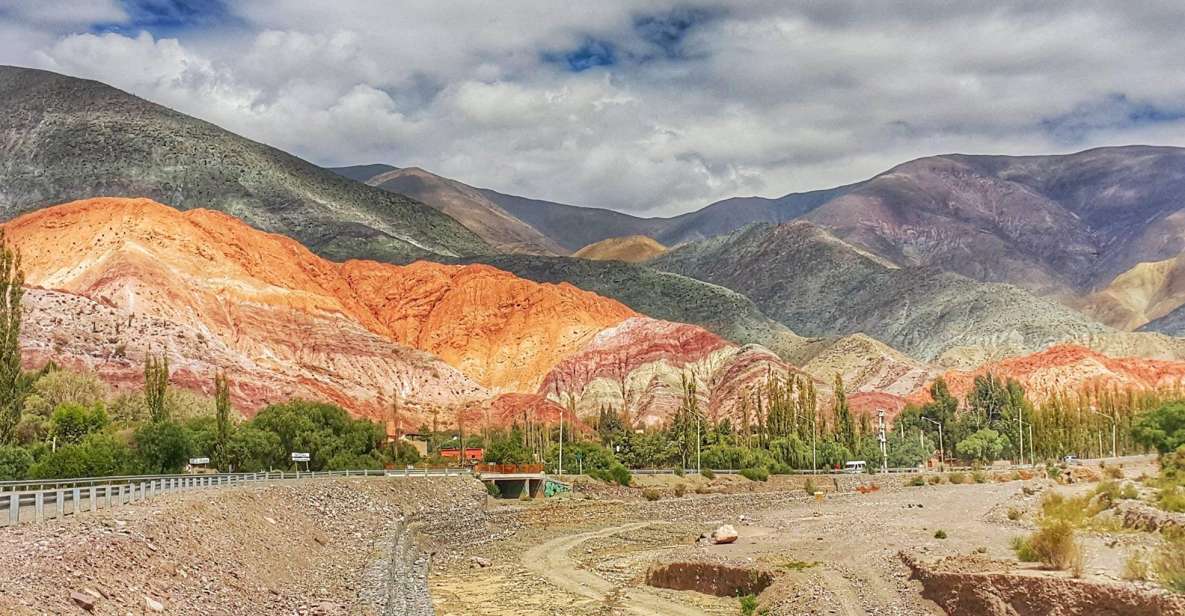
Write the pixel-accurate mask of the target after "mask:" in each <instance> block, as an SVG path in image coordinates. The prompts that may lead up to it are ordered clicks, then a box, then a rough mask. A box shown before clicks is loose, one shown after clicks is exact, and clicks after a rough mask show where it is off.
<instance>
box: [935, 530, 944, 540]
mask: <svg viewBox="0 0 1185 616" xmlns="http://www.w3.org/2000/svg"><path fill="white" fill-rule="evenodd" d="M934 538H935V539H946V531H945V530H942V529H941V528H940V529H938V532H936V533H934Z"/></svg>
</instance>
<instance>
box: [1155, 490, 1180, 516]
mask: <svg viewBox="0 0 1185 616" xmlns="http://www.w3.org/2000/svg"><path fill="white" fill-rule="evenodd" d="M1156 504H1157V506H1158V507H1160V508H1161V509H1164V510H1165V511H1172V512H1174V513H1185V490H1182V489H1181V488H1180V487H1179V486H1166V487H1164V488H1162V489H1161V490H1160V496H1158V497H1157V499H1156Z"/></svg>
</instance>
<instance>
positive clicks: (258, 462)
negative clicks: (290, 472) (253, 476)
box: [226, 425, 289, 473]
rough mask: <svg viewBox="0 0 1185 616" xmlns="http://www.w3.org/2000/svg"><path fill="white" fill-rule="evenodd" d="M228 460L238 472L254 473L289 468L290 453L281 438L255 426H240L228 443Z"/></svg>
mask: <svg viewBox="0 0 1185 616" xmlns="http://www.w3.org/2000/svg"><path fill="white" fill-rule="evenodd" d="M226 458H227V461H228V463H229V465H230V467H231V468H234V469H235V470H236V471H238V472H242V473H253V472H258V471H269V470H272V469H275V468H283V467H285V466H288V464H289V462H288V452H286V451H285V450H284V446H283V445H282V444H281V443H280V437H279V436H277V435H276V434H275V433H272V432H269V431H267V430H260V429H258V428H255V427H253V426H250V425H247V426H240V427H239V428H237V429H236V430H235V431H234V432H232V433H231V435H230V439H229V441H228V442H227V449H226Z"/></svg>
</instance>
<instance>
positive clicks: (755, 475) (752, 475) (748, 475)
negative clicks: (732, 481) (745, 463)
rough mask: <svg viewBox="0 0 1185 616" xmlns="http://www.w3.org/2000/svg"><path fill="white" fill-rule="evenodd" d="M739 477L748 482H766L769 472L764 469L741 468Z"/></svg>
mask: <svg viewBox="0 0 1185 616" xmlns="http://www.w3.org/2000/svg"><path fill="white" fill-rule="evenodd" d="M741 477H744V478H745V479H748V480H749V481H768V480H769V471H767V470H765V469H764V468H742V469H741Z"/></svg>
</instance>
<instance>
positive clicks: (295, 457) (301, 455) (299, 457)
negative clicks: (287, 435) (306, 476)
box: [292, 451, 310, 473]
mask: <svg viewBox="0 0 1185 616" xmlns="http://www.w3.org/2000/svg"><path fill="white" fill-rule="evenodd" d="M309 458H310V456H309V454H308V452H307V451H306V452H300V451H294V452H292V461H293V462H296V463H298V464H299V463H300V462H304V470H305V472H306V473H307V472H309Z"/></svg>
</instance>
